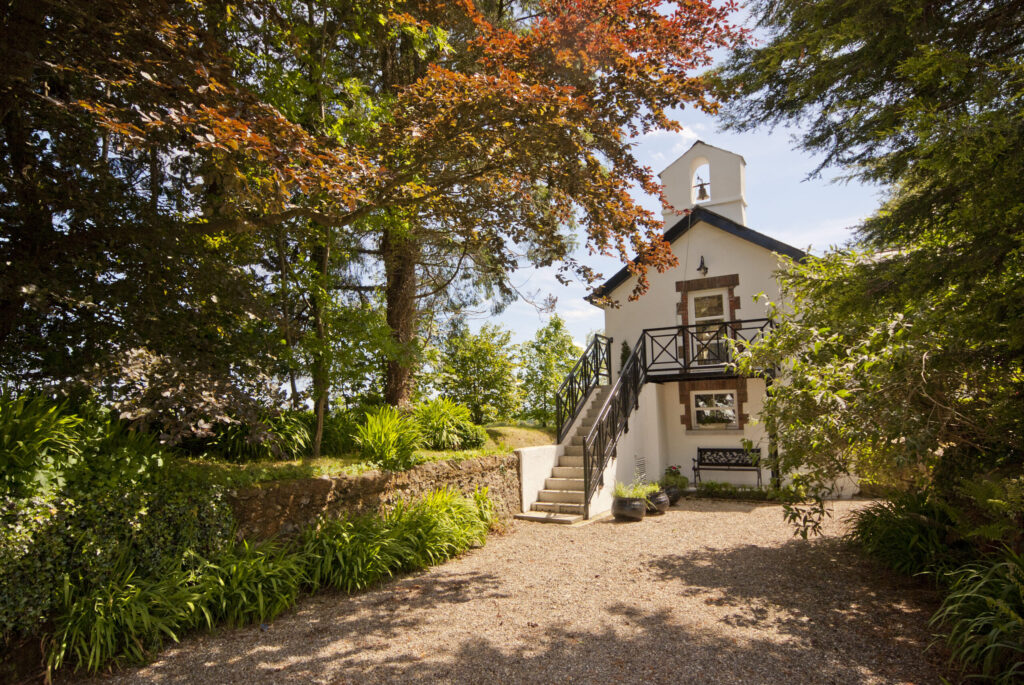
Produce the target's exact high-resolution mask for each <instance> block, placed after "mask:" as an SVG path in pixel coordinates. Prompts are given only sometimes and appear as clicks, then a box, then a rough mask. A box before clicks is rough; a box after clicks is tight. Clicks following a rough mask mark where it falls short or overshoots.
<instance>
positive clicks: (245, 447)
mask: <svg viewBox="0 0 1024 685" xmlns="http://www.w3.org/2000/svg"><path fill="white" fill-rule="evenodd" d="M310 445H312V438H311V433H310V428H309V426H308V420H307V419H306V417H305V416H304V415H303V413H301V412H283V413H281V414H278V415H276V416H267V417H264V418H262V419H261V420H260V421H259V422H257V423H255V424H249V423H225V424H220V425H219V426H217V428H216V430H215V437H214V439H213V441H212V442H211V443H210V447H211V448H212V449H213V450H214V451H215V452H217V454H218V455H220V456H221V457H222V458H224V459H226V460H228V461H233V462H240V463H241V462H249V461H265V460H269V459H293V458H296V457H301V456H303V455H305V454H306V453H307V452H308V451H309V447H310Z"/></svg>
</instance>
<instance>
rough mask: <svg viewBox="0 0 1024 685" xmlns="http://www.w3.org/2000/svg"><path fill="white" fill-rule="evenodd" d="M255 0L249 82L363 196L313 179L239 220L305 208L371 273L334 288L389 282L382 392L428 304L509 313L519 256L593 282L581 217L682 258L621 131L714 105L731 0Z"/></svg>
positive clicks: (289, 215) (640, 259)
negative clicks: (716, 58)
mask: <svg viewBox="0 0 1024 685" xmlns="http://www.w3.org/2000/svg"><path fill="white" fill-rule="evenodd" d="M258 7H259V9H258V10H251V11H248V12H245V11H243V12H241V13H239V14H238V15H237V17H238V18H237V23H238V25H239V32H240V33H241V34H242V35H244V36H249V37H250V38H249V39H248V40H249V42H250V43H251V44H252V45H253V46H254V47H253V49H252V50H250V53H251V54H255V55H257V58H256V59H253V60H250V61H251V67H250V73H251V78H252V80H253V81H254V82H255V83H257V84H259V89H260V92H261V93H262V94H263V96H264V97H266V98H268V99H269V100H270V101H271V102H274V103H275V104H276V105H277V106H278V107H279V108H280V109H281V111H282V112H284V113H285V114H286V116H287V117H288V118H289V120H290V121H293V122H298V123H299V124H300V125H301V126H302V127H303V128H304V129H307V130H308V131H309V132H310V133H311V134H314V136H315V137H316V138H317V139H318V140H324V141H329V144H327V145H326V147H328V148H329V149H330V151H331V153H332V154H334V155H335V156H337V158H338V161H337V162H332V164H334V165H335V166H334V167H331V168H338V169H339V174H338V177H339V179H342V180H341V181H339V183H342V189H343V190H346V192H348V191H347V189H349V188H350V187H351V188H356V189H358V192H357V195H358V197H356V196H355V195H352V194H351V193H349V194H348V195H344V196H343V197H340V198H339V197H336V194H337V193H336V192H335V191H334V190H333V189H330V188H328V189H327V192H323V191H321V192H319V193H318V194H314V193H312V192H302V193H298V194H295V195H293V196H292V198H291V200H290V201H289V203H288V206H287V208H285V209H284V210H283V211H280V212H265V211H261V212H259V213H253V212H252V211H251V210H250V209H249V208H247V207H238V208H237V209H238V210H239V211H238V218H239V220H240V221H242V222H260V223H264V224H266V223H274V222H278V221H282V220H295V219H299V218H301V219H303V220H305V221H308V222H310V223H311V224H313V225H316V226H318V227H320V229H322V230H327V229H330V230H332V231H333V232H334V235H335V237H336V238H340V239H341V240H342V241H343V242H342V244H341V245H338V244H337V243H336V244H335V248H334V249H339V248H340V249H342V250H348V251H350V252H352V253H354V254H358V255H359V256H360V258H361V259H362V260H363V264H364V266H366V267H367V268H365V269H364V270H363V272H362V276H363V278H360V279H357V280H355V281H352V282H349V283H347V284H342V285H340V286H339V285H338V284H336V283H332V284H331V287H348V288H350V289H352V290H355V291H366V290H374V289H375V290H377V291H379V292H381V293H383V297H384V304H385V309H386V319H387V323H388V326H389V327H390V329H391V332H392V342H393V345H392V348H393V356H392V357H391V358H389V359H388V360H387V362H386V378H385V396H386V399H387V400H388V401H389V402H391V403H394V404H402V403H406V402H407V401H408V400H409V397H410V394H411V392H412V386H411V382H412V375H413V370H414V366H415V358H416V350H417V348H418V346H419V343H418V342H417V336H418V333H419V327H420V324H421V323H422V322H423V320H424V319H425V318H428V317H429V311H430V309H431V307H430V306H429V305H427V304H426V303H428V302H431V301H433V302H435V303H436V302H437V301H438V300H440V301H441V302H440V305H441V306H443V307H447V308H450V309H453V308H457V306H459V305H465V304H467V303H471V302H476V301H478V300H480V299H487V300H489V301H491V302H492V303H496V304H497V306H499V307H500V306H501V305H502V304H504V303H507V302H508V301H509V300H510V299H511V298H513V297H514V296H515V294H516V293H515V291H514V288H513V287H512V285H511V284H510V282H509V280H508V277H509V275H510V273H511V272H512V271H513V270H515V269H516V268H517V267H518V266H519V265H520V264H521V263H522V262H523V261H526V262H529V263H533V264H538V265H550V264H552V263H556V262H559V263H561V264H562V265H563V267H564V269H565V270H566V271H572V270H575V271H576V272H577V273H578V274H580V275H581V276H583V277H584V278H586V279H588V280H590V279H592V278H593V277H594V274H592V273H591V272H590V270H589V269H587V268H586V267H585V266H584V265H580V264H575V263H573V262H572V260H571V259H570V258H569V255H570V253H571V250H572V248H573V246H574V240H573V236H572V233H571V231H570V230H568V229H569V228H570V227H572V226H574V225H575V224H576V223H580V224H582V225H583V226H584V228H585V229H586V234H587V240H588V244H589V246H590V247H591V248H592V249H593V250H595V251H599V252H616V251H617V252H618V253H619V254H621V255H622V257H623V259H624V260H627V261H628V262H629V265H630V268H631V269H633V270H634V271H635V272H636V273H638V274H641V275H642V274H643V273H644V272H645V270H646V269H647V268H648V267H654V268H659V269H660V268H665V267H667V266H669V265H671V264H672V263H673V257H672V256H671V251H670V250H669V249H668V246H667V245H666V244H665V243H664V242H663V241H662V240H661V238H660V230H661V225H660V221H658V220H657V219H656V217H655V216H654V215H653V214H652V213H651V212H648V211H646V210H644V209H642V208H640V207H639V206H637V205H636V204H635V203H634V202H633V200H632V199H631V197H630V195H629V192H628V191H629V189H630V188H631V187H632V186H633V185H638V186H639V187H642V188H644V189H645V190H647V191H648V192H654V193H656V192H658V187H657V184H656V183H655V181H654V179H653V177H652V176H651V173H650V170H648V169H646V168H644V167H642V166H640V165H639V164H638V163H637V162H636V160H635V158H634V157H633V156H632V154H631V151H630V143H629V142H628V141H629V137H630V134H634V133H637V132H640V131H647V130H650V129H652V128H669V129H672V130H677V129H678V124H676V123H675V122H673V121H671V120H670V119H669V118H668V117H667V116H666V112H665V111H666V108H667V107H672V106H678V105H681V104H683V103H691V104H693V105H694V106H697V107H700V108H702V109H705V110H708V111H711V110H713V109H714V106H715V105H714V102H713V101H712V100H711V99H710V98H709V97H708V95H707V93H706V84H705V82H704V81H703V80H702V79H701V78H700V77H697V76H694V75H693V74H691V73H690V72H691V71H692V70H693V69H694V68H696V67H700V66H702V65H705V64H707V63H708V59H709V50H711V49H713V48H715V47H719V46H722V45H727V44H730V43H731V42H732V41H733V40H734V39H735V38H736V36H737V35H738V33H737V31H736V30H735V29H733V28H732V27H731V26H730V25H729V24H728V23H727V21H726V16H727V14H728V12H729V11H731V10H732V9H733V8H734V5H733V4H732V3H726V4H725V6H724V7H722V8H720V9H718V8H713V7H712V6H711V5H710V3H708V2H705V1H703V0H701V1H698V2H678V3H675V2H673V3H668V4H665V3H662V2H660V1H657V2H656V1H655V0H629V1H628V2H625V3H607V2H604V1H603V0H599V1H594V0H572V1H566V0H557V1H555V0H545V1H543V2H540V3H529V4H527V5H521V4H516V3H511V4H504V3H497V4H495V3H490V2H481V3H476V4H475V3H469V2H467V3H447V2H433V1H431V2H426V3H417V4H414V5H413V4H410V5H404V4H403V5H400V6H397V7H396V6H393V5H392V4H390V3H380V4H374V3H371V4H363V5H360V6H358V7H353V6H352V5H351V3H340V2H327V3H317V4H311V3H303V2H276V3H264V4H263V5H260V6H258ZM691 36H693V37H695V38H690V37H691ZM282 80H286V81H287V82H288V83H291V84H294V85H295V86H296V90H297V91H298V92H301V93H303V95H304V96H306V98H307V100H311V101H312V103H310V102H308V101H307V102H306V106H303V103H302V102H300V101H299V100H298V99H297V98H295V96H294V92H295V91H291V90H288V89H282V88H281V85H280V84H281V82H282ZM310 104H313V105H315V106H308V105H310ZM314 121H315V122H318V123H317V124H316V125H315V126H314V125H313V122H314ZM318 189H319V187H318ZM325 246H326V243H325ZM630 250H632V251H633V252H634V253H635V256H631V255H630V254H629V252H630ZM328 270H329V269H326V268H325V269H324V272H325V273H326V272H327V271H328ZM643 283H644V285H641V287H640V290H643V288H644V287H645V282H643Z"/></svg>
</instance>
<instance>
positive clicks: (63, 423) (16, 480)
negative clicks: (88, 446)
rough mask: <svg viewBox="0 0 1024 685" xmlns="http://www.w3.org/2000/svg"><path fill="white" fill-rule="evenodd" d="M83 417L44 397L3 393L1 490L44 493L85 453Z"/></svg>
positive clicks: (0, 403) (0, 414) (22, 494)
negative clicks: (81, 448)
mask: <svg viewBox="0 0 1024 685" xmlns="http://www.w3.org/2000/svg"><path fill="white" fill-rule="evenodd" d="M81 426H82V419H81V418H80V417H78V416H75V415H73V414H70V413H68V412H67V410H66V405H65V404H63V403H61V404H57V403H54V402H53V401H51V400H48V399H46V398H44V397H40V396H36V397H28V396H24V395H23V396H21V397H8V396H5V395H4V396H0V494H4V493H6V494H9V495H13V496H15V497H28V496H32V495H36V494H41V493H44V492H45V491H47V490H48V489H50V488H51V487H52V486H53V483H54V480H55V479H56V478H58V477H59V475H60V473H62V472H63V470H64V469H65V468H66V467H67V466H68V465H69V464H72V463H74V462H75V461H76V460H77V459H78V457H79V456H80V454H81V450H80V445H79V443H80V438H81Z"/></svg>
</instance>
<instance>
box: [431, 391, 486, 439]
mask: <svg viewBox="0 0 1024 685" xmlns="http://www.w3.org/2000/svg"><path fill="white" fill-rule="evenodd" d="M413 416H414V417H415V418H416V422H417V423H418V424H419V426H420V432H421V433H422V435H423V446H424V447H426V448H427V449H432V450H465V449H473V448H475V447H481V446H482V445H483V444H484V443H485V442H487V431H486V430H484V429H483V428H482V427H481V426H477V425H475V424H474V423H473V419H472V416H471V415H470V411H469V407H467V406H466V405H464V404H459V403H458V402H454V401H452V400H450V399H448V398H446V397H439V398H437V399H434V400H430V401H429V402H423V403H421V404H419V405H418V406H417V407H416V409H415V410H414V412H413Z"/></svg>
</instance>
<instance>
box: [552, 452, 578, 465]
mask: <svg viewBox="0 0 1024 685" xmlns="http://www.w3.org/2000/svg"><path fill="white" fill-rule="evenodd" d="M577 466H578V467H580V468H583V456H582V455H580V456H575V455H572V454H563V455H562V456H560V457H559V458H558V466H556V467H555V468H563V467H577Z"/></svg>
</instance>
